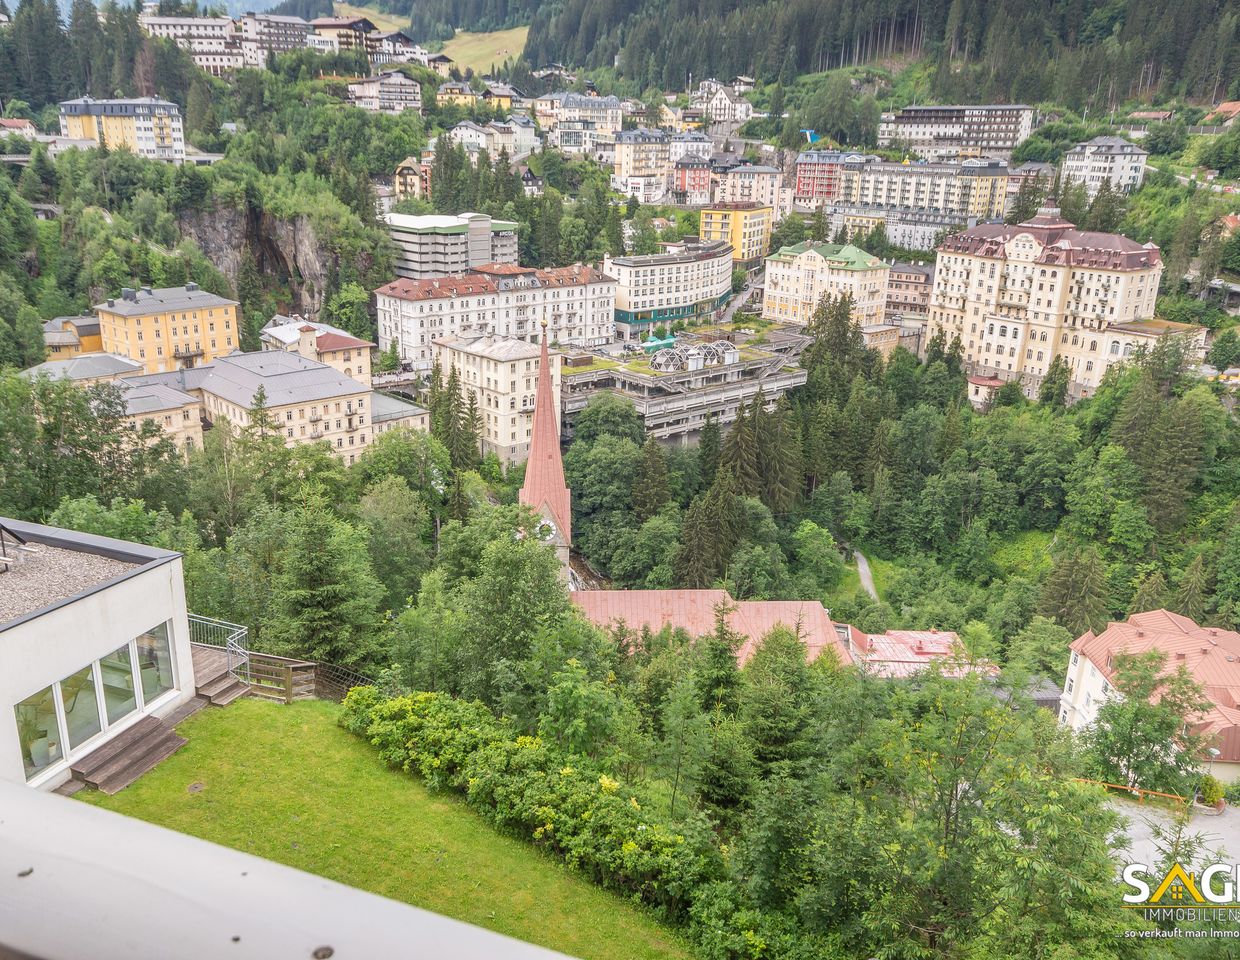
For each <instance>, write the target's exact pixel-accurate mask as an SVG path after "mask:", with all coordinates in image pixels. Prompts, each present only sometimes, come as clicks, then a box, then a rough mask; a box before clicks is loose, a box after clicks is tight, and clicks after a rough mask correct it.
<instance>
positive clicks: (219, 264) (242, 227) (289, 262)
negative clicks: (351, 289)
mask: <svg viewBox="0 0 1240 960" xmlns="http://www.w3.org/2000/svg"><path fill="white" fill-rule="evenodd" d="M180 226H181V232H182V235H183V236H185V237H186V238H188V239H190V240H193V241H194V242H195V243H196V244H198V246H199V247H200V248H201V249H202V252H203V253H204V254H205V255H206V257H207V259H208V260H210V261H211V263H213V264H214V265H215V267H216V268H217V269H218V270H219V271H220V272H221V273H223V274H224V275H225V276H226V277H228V280H229V282H230V283H232V284H234V285H235V284H236V282H237V276H238V275H239V273H240V272H241V265H242V263H243V262H244V261H245V257H246V255H247V254H248V255H250V256H251V257H253V258H254V264H255V266H256V267H257V269H258V272H259V274H260V275H262V276H265V277H269V278H274V279H275V280H276V281H277V282H278V283H282V284H287V286H288V289H289V290H290V292H291V293H292V295H293V303H292V305H291V306H290V309H292V310H295V311H297V312H298V313H301V314H304V315H306V316H310V317H314V316H318V313H319V310H320V309H321V308H322V306H323V303H322V298H323V290H324V288H325V286H326V282H327V276H328V271H329V269H330V266H331V253H330V252H329V251H327V250H324V249H323V247H322V245H321V244H320V243H319V239H318V237H317V235H316V233H315V230H314V225H313V224H312V223H311V221H310V218H309V217H305V216H299V217H294V218H291V219H288V220H283V219H279V218H276V217H273V216H271V215H270V214H267V213H263V212H259V211H254V210H248V209H244V208H237V207H227V206H223V205H219V204H217V205H216V206H215V207H213V208H211V209H208V210H190V211H186V212H185V213H183V214H182V215H181V217H180Z"/></svg>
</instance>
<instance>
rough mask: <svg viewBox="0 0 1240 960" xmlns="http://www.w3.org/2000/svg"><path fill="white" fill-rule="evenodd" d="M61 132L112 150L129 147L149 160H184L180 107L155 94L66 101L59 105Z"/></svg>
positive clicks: (81, 98) (174, 161)
mask: <svg viewBox="0 0 1240 960" xmlns="http://www.w3.org/2000/svg"><path fill="white" fill-rule="evenodd" d="M60 135H61V136H62V137H71V138H73V139H76V140H91V141H94V142H95V143H96V144H107V146H108V148H109V149H113V150H114V149H116V148H118V147H128V148H129V150H130V151H131V152H133V153H135V154H137V155H138V156H140V157H146V158H147V159H149V160H165V161H167V162H168V163H183V162H184V161H185V132H184V130H183V129H182V126H181V109H180V108H179V107H178V106H177V105H176V104H175V103H171V102H169V101H167V100H161V99H159V98H158V97H138V98H136V99H132V100H95V99H93V98H92V97H79V98H78V99H76V100H65V101H64V102H63V103H61V104H60Z"/></svg>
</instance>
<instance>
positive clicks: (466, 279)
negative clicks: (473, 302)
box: [375, 274, 499, 300]
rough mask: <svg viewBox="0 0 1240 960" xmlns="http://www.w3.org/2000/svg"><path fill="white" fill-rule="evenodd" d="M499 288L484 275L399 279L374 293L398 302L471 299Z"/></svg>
mask: <svg viewBox="0 0 1240 960" xmlns="http://www.w3.org/2000/svg"><path fill="white" fill-rule="evenodd" d="M498 289H499V288H498V287H496V286H495V281H494V280H492V279H491V278H490V277H488V276H486V274H465V275H464V276H458V277H439V278H438V279H435V280H410V279H408V278H407V277H401V278H399V279H397V280H393V281H392V282H391V283H388V284H385V285H384V286H382V287H380V288H379V289H378V290H376V291H375V293H376V294H383V295H386V296H389V297H396V298H397V299H398V300H435V299H440V298H443V299H450V298H452V297H472V296H477V295H478V294H485V293H495V292H496V290H498Z"/></svg>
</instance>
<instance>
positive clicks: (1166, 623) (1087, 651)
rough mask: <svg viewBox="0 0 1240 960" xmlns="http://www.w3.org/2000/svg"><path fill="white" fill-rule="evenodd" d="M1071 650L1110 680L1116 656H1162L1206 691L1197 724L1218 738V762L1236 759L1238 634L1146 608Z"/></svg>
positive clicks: (1239, 731) (1239, 744)
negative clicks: (1206, 702)
mask: <svg viewBox="0 0 1240 960" xmlns="http://www.w3.org/2000/svg"><path fill="white" fill-rule="evenodd" d="M1072 649H1073V650H1075V651H1076V652H1077V653H1079V654H1081V656H1083V657H1086V658H1087V659H1088V660H1089V661H1090V662H1091V663H1092V664H1093V665H1094V667H1095V668H1096V669H1097V670H1098V672H1099V673H1101V674H1102V675H1103V676H1104V677H1106V679H1107V680H1108V681H1111V680H1112V678H1113V677H1114V674H1115V670H1114V657H1115V655H1116V654H1119V653H1128V654H1138V653H1146V652H1148V651H1151V650H1158V651H1160V652H1162V653H1164V654H1165V655H1166V657H1167V664H1166V669H1167V670H1176V669H1177V668H1179V667H1181V666H1182V667H1184V668H1185V669H1186V670H1188V672H1189V673H1190V674H1191V675H1192V677H1193V679H1194V680H1196V681H1197V682H1198V683H1199V684H1201V686H1202V688H1203V689H1204V690H1205V695H1206V698H1207V699H1209V701H1210V703H1211V705H1212V706H1211V708H1210V710H1208V711H1207V712H1206V715H1205V717H1204V718H1203V719H1202V722H1201V723H1202V727H1203V728H1204V729H1205V731H1206V732H1209V733H1214V734H1216V735H1217V740H1216V741H1215V745H1216V746H1217V747H1218V748H1219V749H1220V750H1221V751H1222V755H1221V756H1220V758H1219V759H1221V760H1228V761H1240V708H1238V707H1240V633H1236V632H1235V631H1233V630H1224V629H1222V628H1221V627H1202V626H1199V625H1198V624H1197V623H1195V622H1194V621H1192V620H1190V619H1188V617H1184V616H1181V615H1180V614H1178V613H1172V612H1171V611H1170V610H1150V611H1148V612H1146V613H1134V614H1133V615H1132V616H1131V617H1129V618H1128V619H1127V621H1124V622H1120V621H1112V622H1111V623H1109V624H1107V628H1106V629H1105V630H1103V631H1102V632H1101V633H1099V634H1095V633H1093V631H1090V632H1088V633H1085V634H1082V635H1081V636H1080V637H1078V638H1077V639H1076V641H1075V642H1073V644H1072Z"/></svg>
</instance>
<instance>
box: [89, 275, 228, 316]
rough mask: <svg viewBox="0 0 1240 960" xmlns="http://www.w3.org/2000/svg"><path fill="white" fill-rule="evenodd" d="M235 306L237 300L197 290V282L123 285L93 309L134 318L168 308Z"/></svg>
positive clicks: (194, 308) (160, 311) (164, 310)
mask: <svg viewBox="0 0 1240 960" xmlns="http://www.w3.org/2000/svg"><path fill="white" fill-rule="evenodd" d="M236 305H237V301H236V300H229V299H228V298H227V297H221V296H218V295H216V294H214V293H207V291H205V290H200V289H199V288H198V285H197V284H193V283H191V284H187V285H186V286H184V287H156V288H154V289H151V288H150V287H143V288H142V289H141V290H130V289H129V288H126V289H125V290H123V291H122V292H121V296H119V297H114V298H112V299H109V300H108V301H107V302H106V303H98V304H95V309H96V310H107V311H109V312H110V313H119V314H121V315H122V316H126V317H135V316H145V315H146V314H148V313H164V312H166V311H170V310H204V309H209V308H211V307H230V306H231V307H235V306H236Z"/></svg>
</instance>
